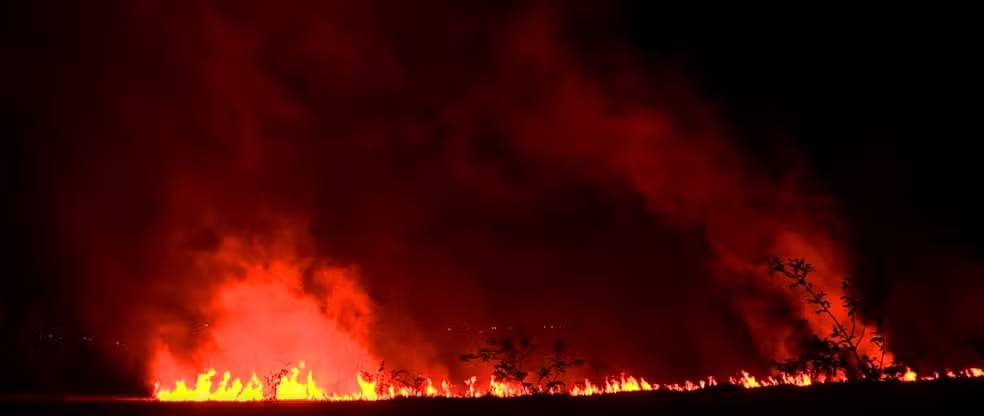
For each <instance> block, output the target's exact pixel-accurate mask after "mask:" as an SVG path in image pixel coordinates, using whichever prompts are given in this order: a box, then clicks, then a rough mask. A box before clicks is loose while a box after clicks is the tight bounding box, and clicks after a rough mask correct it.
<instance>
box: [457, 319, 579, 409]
mask: <svg viewBox="0 0 984 416" xmlns="http://www.w3.org/2000/svg"><path fill="white" fill-rule="evenodd" d="M537 347H538V345H537V344H536V343H535V342H534V340H533V338H532V337H530V336H529V335H527V334H526V332H525V331H523V330H522V329H518V330H515V331H513V332H512V333H510V334H509V335H506V336H503V337H494V338H491V339H489V340H488V346H486V347H481V348H479V349H478V351H476V352H475V353H469V354H462V355H461V360H462V361H465V362H469V361H474V360H479V361H482V362H486V363H491V364H493V372H492V376H493V377H495V379H496V380H499V381H503V382H513V383H517V384H520V385H522V386H523V388H525V389H527V390H528V391H530V392H532V393H534V394H547V393H551V392H554V391H556V390H558V389H559V388H561V387H563V386H564V382H563V380H561V377H562V376H563V375H564V374H565V373H566V372H567V370H568V369H570V368H573V367H577V366H580V365H582V364H584V360H581V359H568V358H565V356H564V343H563V341H561V340H559V339H555V340H553V349H552V351H551V353H550V356H549V358H547V361H546V362H545V363H542V364H541V365H540V367H539V368H535V369H532V370H531V369H530V367H529V365H530V363H529V361H533V357H534V353H535V352H536V351H537ZM534 365H535V364H534Z"/></svg>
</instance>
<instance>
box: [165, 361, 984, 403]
mask: <svg viewBox="0 0 984 416" xmlns="http://www.w3.org/2000/svg"><path fill="white" fill-rule="evenodd" d="M217 374H218V372H217V371H216V370H215V369H208V370H206V371H204V372H203V373H201V374H199V375H198V377H197V379H196V381H195V386H194V388H189V387H188V385H187V383H185V381H183V380H180V381H177V382H175V383H174V387H173V388H161V387H160V385H159V384H155V390H156V391H155V393H154V396H155V397H156V398H157V399H158V400H160V401H162V402H171V401H188V402H205V401H215V402H251V401H260V400H278V401H290V400H308V401H311V400H324V401H355V400H364V401H376V400H389V399H395V398H406V397H456V398H466V397H485V396H492V397H518V396H528V395H532V394H536V393H538V392H539V393H546V394H566V395H570V396H593V395H599V394H618V393H626V392H639V391H657V390H669V391H695V390H701V389H704V388H708V387H713V386H717V385H719V384H720V383H718V381H717V380H715V379H714V378H713V377H708V378H706V379H703V380H697V381H685V382H683V383H678V384H656V383H651V382H648V381H646V379H644V378H637V377H634V376H628V375H621V376H619V377H609V378H607V379H605V380H604V382H603V383H599V384H595V383H593V382H591V381H590V380H584V381H583V382H581V383H577V384H575V385H573V386H571V387H570V388H569V389H564V388H559V387H552V388H546V387H545V386H530V385H524V384H520V383H516V382H509V381H500V380H496V379H495V377H490V378H489V381H488V383H487V384H486V383H480V382H479V381H478V378H477V377H474V376H473V377H471V378H468V379H466V380H465V381H464V385H465V388H464V389H457V388H455V385H454V384H452V383H450V382H449V381H448V380H442V381H441V382H440V383H439V384H438V385H435V383H434V382H433V381H432V380H431V379H430V378H427V379H426V381H425V382H424V383H423V385H422V386H420V387H411V386H402V387H396V386H394V385H392V384H391V385H388V386H387V387H386V388H385V389H382V388H380V387H381V385H380V383H379V382H378V381H376V380H372V379H371V378H370V377H368V376H364V375H363V374H356V375H355V379H356V381H357V383H358V385H359V391H356V392H350V393H335V392H333V393H328V392H326V391H325V389H323V388H322V387H321V386H319V385H318V384H317V382H316V380H315V376H314V372H313V371H310V370H307V369H306V368H305V367H304V363H303V362H301V363H300V364H299V365H298V366H296V367H294V368H291V369H290V371H289V375H285V376H283V377H281V378H280V379H279V380H276V381H275V382H273V383H271V385H268V384H265V383H263V382H261V381H260V380H259V378H257V376H256V374H255V373H254V374H252V375H251V376H250V378H249V379H247V381H246V382H245V383H244V382H243V381H241V380H240V379H238V378H236V379H233V378H232V376H231V374H230V373H229V372H224V373H223V374H222V379H221V380H220V381H219V382H218V383H214V382H213V379H214V378H215V377H216V375H217ZM302 375H303V377H302ZM978 377H984V370H982V369H981V368H968V369H965V370H961V371H945V372H944V373H943V374H939V373H931V374H929V375H925V376H920V375H919V374H917V373H916V372H915V371H913V370H912V369H906V371H905V372H904V373H902V374H899V375H898V376H894V377H886V378H884V379H883V380H882V381H898V382H916V381H929V380H936V379H940V378H978ZM845 381H847V377H845V376H843V375H836V376H832V377H824V376H811V375H808V374H783V375H779V376H769V377H765V378H762V379H758V378H756V377H755V376H753V375H751V374H749V373H748V372H745V371H742V372H740V373H739V374H738V375H737V376H735V377H731V378H729V379H728V381H727V382H726V383H724V384H728V385H733V386H738V387H742V388H746V389H754V388H762V387H771V386H800V387H808V386H811V385H814V384H823V383H838V382H845ZM438 386H440V388H438Z"/></svg>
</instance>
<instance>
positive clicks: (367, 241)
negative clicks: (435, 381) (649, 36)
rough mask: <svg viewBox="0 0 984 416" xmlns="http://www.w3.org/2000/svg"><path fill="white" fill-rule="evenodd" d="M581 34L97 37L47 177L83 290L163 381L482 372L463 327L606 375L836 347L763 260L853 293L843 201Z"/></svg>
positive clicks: (487, 22)
mask: <svg viewBox="0 0 984 416" xmlns="http://www.w3.org/2000/svg"><path fill="white" fill-rule="evenodd" d="M592 11H593V10H592ZM90 13H94V12H90ZM107 13H108V12H107ZM586 13H588V11H586V10H581V9H578V8H577V7H573V6H570V7H560V6H558V5H557V4H554V3H550V2H545V3H543V4H538V5H536V7H530V6H529V5H525V4H524V5H522V7H521V6H520V5H518V4H513V3H512V2H505V3H503V2H471V3H469V4H468V5H467V7H466V6H465V5H464V3H459V2H440V1H434V2H424V4H417V3H414V4H413V5H411V4H410V3H406V4H403V3H394V2H382V1H360V2H356V1H352V2H345V1H340V2H316V1H296V2H290V3H278V4H276V5H273V4H271V3H269V2H258V1H237V2H221V1H213V2H199V1H166V2H164V1H144V2H136V3H127V5H126V6H125V7H124V6H122V5H121V6H120V7H119V8H118V9H116V10H115V11H113V12H112V13H110V14H108V15H100V16H99V18H98V19H96V20H97V21H99V22H101V23H105V24H102V25H100V27H99V30H98V31H94V32H93V33H98V34H97V35H91V36H92V37H91V38H86V39H80V40H78V42H80V43H83V44H84V46H85V47H86V48H85V49H84V50H86V51H87V53H88V54H90V55H87V56H86V57H84V58H78V59H79V61H80V62H84V63H86V65H83V66H81V67H80V69H79V72H78V73H77V74H73V75H72V76H68V77H67V78H66V80H65V81H64V82H65V83H66V84H68V83H69V82H70V83H71V85H72V87H71V88H67V87H66V96H68V97H81V98H80V99H79V100H78V101H76V102H66V103H62V104H61V105H62V107H61V108H60V110H61V111H60V114H61V115H62V117H61V119H60V127H59V128H60V130H61V131H63V132H64V136H65V137H66V138H67V140H66V143H64V145H63V146H62V147H61V149H60V150H57V151H56V152H55V154H53V155H52V162H51V165H52V172H53V173H50V180H51V182H52V183H54V184H56V185H57V189H58V192H57V193H56V194H55V195H54V196H52V198H51V201H50V202H51V206H52V207H54V208H52V215H54V216H55V218H56V224H57V225H56V227H57V229H58V230H59V235H60V237H61V239H60V244H61V246H60V253H63V257H64V258H66V259H67V260H66V262H67V263H68V264H70V267H69V268H70V269H73V270H77V271H78V272H77V273H78V276H77V277H78V279H76V280H74V282H75V283H74V285H72V286H68V287H66V289H65V290H66V293H71V294H72V296H70V298H71V300H72V301H73V302H78V304H77V305H74V306H75V307H76V309H78V310H80V311H83V312H84V314H83V319H84V320H85V322H86V323H87V324H88V325H89V326H90V327H92V328H93V330H95V331H97V332H99V333H101V334H126V336H127V339H128V342H130V344H131V345H134V347H133V348H134V351H133V354H131V357H130V364H131V365H133V366H134V368H141V367H145V366H147V365H151V366H156V368H155V369H151V370H150V371H151V372H156V374H155V375H156V376H157V377H160V376H161V374H164V373H167V372H169V371H178V370H176V368H178V367H182V366H185V367H192V368H194V367H196V366H201V365H206V364H213V363H214V364H217V365H226V366H228V367H230V368H234V369H236V370H237V371H241V372H247V371H251V370H248V369H247V368H248V367H263V368H274V367H276V366H277V365H278V364H276V363H275V362H277V363H279V362H282V361H292V360H297V359H305V360H309V364H311V365H315V366H320V367H318V369H317V371H318V374H323V373H329V374H339V376H338V377H340V379H341V378H344V377H349V375H348V374H350V373H351V372H352V371H354V370H356V369H358V368H361V367H364V366H366V365H370V364H372V365H374V364H375V362H376V361H377V360H380V359H382V360H386V362H387V363H388V364H390V365H391V366H392V367H393V368H400V367H406V368H412V369H415V370H418V371H430V372H436V373H449V374H450V375H452V376H454V377H459V376H460V377H463V376H464V375H469V374H468V372H469V371H470V370H469V369H468V368H462V366H461V365H460V363H458V362H457V358H456V357H457V355H458V354H459V353H461V352H463V351H462V350H461V348H463V347H465V346H467V345H469V344H468V342H463V341H460V340H456V339H452V338H449V337H451V336H452V335H454V334H451V333H453V332H455V331H457V328H462V327H479V326H483V327H487V326H490V325H516V326H518V325H524V326H527V327H544V326H550V325H557V326H564V327H565V328H569V330H570V331H573V333H574V336H572V337H571V339H573V340H574V345H573V346H572V348H574V349H575V352H576V353H578V354H581V355H583V356H585V357H586V358H588V359H589V360H591V361H592V362H594V363H597V365H598V366H600V367H601V368H602V369H603V371H610V372H616V371H619V370H629V371H632V372H633V373H637V374H645V375H647V376H648V375H652V378H653V379H657V380H658V379H661V378H666V379H678V378H680V377H692V376H696V375H707V374H729V373H732V372H734V371H735V370H737V369H739V368H750V369H754V368H761V367H762V366H764V363H765V362H766V361H767V360H768V359H770V358H773V357H778V356H782V355H783V354H786V353H789V352H790V351H789V348H790V347H791V346H792V345H793V343H792V340H793V339H794V338H795V336H796V335H798V333H797V331H799V330H800V329H798V328H801V327H800V326H799V325H798V324H797V321H798V320H799V319H801V318H802V319H809V320H811V321H810V326H811V329H813V330H815V331H818V332H821V333H827V332H829V328H824V327H823V326H822V323H821V322H819V321H817V320H815V319H814V314H813V313H812V309H803V306H801V305H802V302H800V301H799V299H796V298H790V296H789V294H788V293H789V292H788V291H787V289H786V288H785V286H784V284H783V282H782V281H777V280H776V279H774V278H769V277H767V276H766V275H765V270H764V260H765V258H766V257H767V256H770V255H779V256H797V257H799V256H802V257H806V258H808V259H809V260H811V261H812V262H813V263H815V264H816V265H817V267H818V269H819V270H820V271H821V273H820V274H819V275H818V281H817V282H818V284H819V285H820V287H821V288H822V289H824V290H825V291H827V292H828V293H831V294H834V295H836V294H837V293H839V283H840V282H839V277H840V276H841V275H843V274H845V273H846V272H847V271H848V270H850V263H849V262H850V260H851V259H849V258H848V257H847V256H846V254H845V253H844V252H842V251H840V250H839V247H840V241H838V240H839V239H840V238H841V236H842V235H843V230H842V229H841V227H840V224H839V223H838V221H837V220H836V216H835V215H834V212H833V209H832V204H831V201H829V200H827V199H826V198H824V197H822V196H818V195H814V194H813V193H812V192H809V191H808V190H807V189H805V188H803V187H802V186H801V185H800V184H799V183H798V182H797V179H798V178H797V177H795V176H790V175H775V174H773V173H771V172H769V171H767V170H766V169H764V168H763V167H762V166H761V165H759V164H757V162H756V161H755V160H754V159H750V158H748V157H746V155H744V154H743V151H742V150H741V148H740V147H739V146H737V145H735V144H734V143H732V142H730V141H729V140H728V138H727V137H725V135H724V134H723V133H722V131H723V128H722V126H721V125H720V124H719V121H718V120H717V117H716V116H715V114H714V109H713V108H711V107H709V106H707V105H705V104H704V103H702V102H701V100H700V99H699V94H697V93H696V92H694V91H692V90H689V89H688V88H687V87H686V86H685V85H686V82H687V80H686V79H683V78H682V77H679V76H676V75H674V74H673V72H672V71H665V72H655V71H654V73H649V72H647V71H646V70H645V68H644V67H642V66H640V65H639V64H638V63H637V62H633V60H632V59H631V56H630V55H623V52H622V51H621V50H620V49H617V48H615V47H614V46H615V45H611V46H612V48H610V49H609V48H608V46H609V44H608V43H605V42H607V40H608V38H601V39H602V40H604V41H605V42H602V45H601V46H598V45H594V46H592V45H582V44H581V43H579V39H581V37H582V35H584V34H583V33H580V32H577V31H576V30H574V28H573V25H572V22H578V23H580V24H584V22H585V15H586ZM599 19H600V18H599ZM587 21H588V22H590V23H592V24H596V25H602V24H603V23H604V21H603V19H600V20H599V21H593V20H591V19H587ZM598 27H600V28H601V29H598V30H599V31H602V30H603V28H604V26H603V25H602V26H598ZM585 48H588V49H585ZM606 49H607V50H609V51H611V50H615V51H616V52H609V53H608V54H602V55H601V58H598V57H597V56H598V55H597V54H593V53H589V52H590V51H596V50H606ZM586 50H589V52H586ZM591 56H595V58H591ZM79 78H81V79H82V80H83V81H85V82H76V81H78V79H79ZM838 313H839V314H841V315H843V314H844V313H845V312H844V311H838ZM206 324H209V325H213V326H212V327H205V325H206ZM449 328H451V329H450V330H449ZM161 351H166V352H167V353H166V354H165V355H164V356H161V355H160V354H161ZM250 354H252V355H250ZM260 356H262V357H260ZM155 357H156V358H155ZM251 357H252V358H251ZM306 357H308V358H306ZM261 361H262V362H261ZM258 362H261V363H258ZM149 363H152V364H149ZM332 377H334V375H333V376H332Z"/></svg>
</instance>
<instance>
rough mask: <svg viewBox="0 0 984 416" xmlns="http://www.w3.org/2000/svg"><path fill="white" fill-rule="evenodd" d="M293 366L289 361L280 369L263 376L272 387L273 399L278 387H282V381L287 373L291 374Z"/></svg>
mask: <svg viewBox="0 0 984 416" xmlns="http://www.w3.org/2000/svg"><path fill="white" fill-rule="evenodd" d="M291 367H292V364H291V363H289V362H288V363H287V364H284V366H283V367H282V368H281V369H280V370H278V371H274V372H272V373H270V374H268V375H267V376H265V377H263V381H265V382H266V385H267V387H269V388H270V391H271V394H270V396H269V397H270V398H271V400H272V399H274V398H275V397H276V394H277V389H278V388H279V387H280V382H281V381H283V379H284V377H287V375H288V374H290V368H291Z"/></svg>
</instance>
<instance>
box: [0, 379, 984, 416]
mask: <svg viewBox="0 0 984 416" xmlns="http://www.w3.org/2000/svg"><path fill="white" fill-rule="evenodd" d="M982 393H984V380H981V379H971V380H942V381H934V382H921V383H879V384H870V385H862V384H854V385H851V384H837V385H820V386H811V387H806V388H802V387H777V388H766V389H753V390H745V389H740V388H735V387H721V388H715V389H708V390H703V391H697V392H667V391H664V392H643V393H627V394H619V395H606V396H595V397H522V398H515V399H404V400H392V401H383V402H349V403H246V404H239V403H158V402H154V401H147V400H119V399H117V400H112V399H96V398H89V399H85V398H73V399H61V400H54V399H51V398H48V399H43V400H42V399H38V398H34V399H28V398H20V399H13V398H8V399H7V400H4V401H2V402H0V412H3V413H2V414H20V415H45V416H54V415H67V414H72V415H83V414H91V415H99V416H114V415H141V416H156V415H170V414H181V415H197V414H202V415H204V414H208V415H223V416H226V415H228V416H238V415H243V416H247V415H248V416H261V415H278V416H279V415H319V414H325V415H332V416H343V415H374V416H378V415H410V414H420V415H452V414H456V415H459V414H460V415H475V416H477V415H540V416H548V415H554V414H558V415H560V414H563V415H570V414H597V415H623V414H624V415H630V414H632V415H641V414H657V413H658V414H660V415H661V416H664V415H672V414H687V415H690V414H724V413H727V414H746V413H747V414H754V415H756V416H763V415H770V414H776V415H779V414H782V415H787V414H790V413H792V414H797V415H804V414H809V415H812V414H816V415H827V416H835V415H836V416H842V415H848V414H872V413H873V412H879V413H882V412H887V413H890V414H891V413H901V414H911V413H914V412H931V413H941V412H942V413H951V412H953V413H956V412H961V413H963V412H971V413H974V410H973V409H974V408H977V407H978V404H979V403H980V401H981V397H982Z"/></svg>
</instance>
